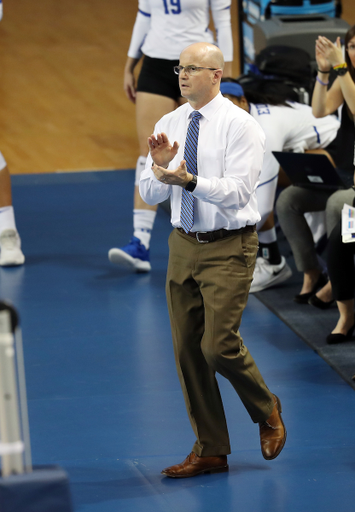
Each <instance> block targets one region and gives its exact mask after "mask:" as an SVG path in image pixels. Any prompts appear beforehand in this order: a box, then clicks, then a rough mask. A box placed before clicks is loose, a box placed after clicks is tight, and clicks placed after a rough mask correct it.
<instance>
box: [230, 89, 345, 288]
mask: <svg viewBox="0 0 355 512" xmlns="http://www.w3.org/2000/svg"><path fill="white" fill-rule="evenodd" d="M221 92H222V94H223V95H224V96H226V97H228V98H229V99H231V100H232V101H233V103H235V104H236V105H238V106H239V107H241V108H243V109H244V110H246V111H247V112H249V113H250V114H251V115H252V116H253V117H254V119H255V120H256V121H257V122H258V123H259V124H260V126H261V127H262V129H263V130H264V133H265V135H266V150H265V157H264V162H263V167H262V171H261V176H260V183H259V185H258V188H257V191H256V196H257V199H258V208H259V213H260V215H261V220H260V221H259V222H258V224H257V230H258V235H259V245H260V256H259V257H258V258H257V261H256V266H255V271H254V278H253V282H252V285H251V288H250V293H253V292H259V291H261V290H264V289H266V288H270V287H271V286H275V285H277V284H280V283H282V282H283V281H285V280H286V279H288V278H289V277H290V276H291V274H292V272H291V269H290V267H289V266H288V265H287V263H286V260H285V258H284V256H281V254H280V252H279V247H278V243H277V237H276V229H275V224H274V217H273V211H274V204H275V195H276V187H277V182H278V176H279V164H278V162H277V160H276V158H275V157H274V155H273V154H272V152H273V151H294V152H302V153H303V152H305V151H307V152H318V153H325V154H327V156H328V157H329V156H330V158H331V154H332V153H333V152H334V148H333V141H334V139H335V138H336V135H337V131H338V129H339V126H340V123H339V121H338V120H337V119H336V118H335V116H331V115H330V116H326V117H324V118H322V119H316V118H315V117H314V116H313V114H312V108H311V107H310V106H309V105H303V104H300V103H296V102H290V101H287V100H286V99H285V98H284V97H281V96H279V95H278V96H276V95H271V94H263V93H260V92H257V91H252V90H245V91H243V88H242V87H241V86H240V85H239V84H238V82H237V81H236V80H233V79H225V80H223V81H222V83H221Z"/></svg>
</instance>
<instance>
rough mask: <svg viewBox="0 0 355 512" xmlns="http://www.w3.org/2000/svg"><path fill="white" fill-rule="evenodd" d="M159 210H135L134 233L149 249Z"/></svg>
mask: <svg viewBox="0 0 355 512" xmlns="http://www.w3.org/2000/svg"><path fill="white" fill-rule="evenodd" d="M156 214H157V212H155V211H153V210H137V209H134V210H133V230H134V231H133V235H134V236H135V237H137V238H139V240H140V241H141V243H142V244H143V245H144V246H145V248H146V249H149V244H150V237H151V233H152V229H153V225H154V221H155V217H156Z"/></svg>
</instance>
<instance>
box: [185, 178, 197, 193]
mask: <svg viewBox="0 0 355 512" xmlns="http://www.w3.org/2000/svg"><path fill="white" fill-rule="evenodd" d="M196 185H197V176H195V175H193V176H192V180H191V181H189V182H188V184H187V185H186V187H185V190H187V191H188V192H193V191H194V190H195V188H196Z"/></svg>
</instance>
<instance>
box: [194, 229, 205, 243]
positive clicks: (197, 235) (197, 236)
mask: <svg viewBox="0 0 355 512" xmlns="http://www.w3.org/2000/svg"><path fill="white" fill-rule="evenodd" d="M200 233H201V234H204V233H208V231H196V240H197V241H198V242H199V243H200V244H208V240H200V238H199V234H200Z"/></svg>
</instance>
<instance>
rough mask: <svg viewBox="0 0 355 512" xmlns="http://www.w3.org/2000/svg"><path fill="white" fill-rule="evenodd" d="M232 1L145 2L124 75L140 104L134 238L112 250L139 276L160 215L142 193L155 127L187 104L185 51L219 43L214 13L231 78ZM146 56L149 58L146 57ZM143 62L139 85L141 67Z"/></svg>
mask: <svg viewBox="0 0 355 512" xmlns="http://www.w3.org/2000/svg"><path fill="white" fill-rule="evenodd" d="M230 7H231V0H139V2H138V14H137V18H136V22H135V25H134V28H133V33H132V38H131V43H130V47H129V51H128V58H127V62H126V65H125V72H124V90H125V92H126V95H127V97H128V99H129V100H130V101H132V102H133V103H135V105H136V125H137V134H138V142H139V153H140V156H139V158H138V160H137V165H136V175H135V187H134V206H133V237H132V238H131V240H130V242H129V244H128V245H126V246H124V247H121V248H113V249H111V250H110V251H109V260H110V261H111V262H112V263H114V264H117V265H125V266H128V267H130V268H131V269H134V270H135V271H137V272H149V271H150V270H151V264H150V255H149V246H150V239H151V232H152V229H153V225H154V220H155V216H156V210H157V207H156V205H148V204H146V203H145V202H144V201H143V200H142V198H141V197H140V195H139V190H138V183H139V177H140V174H141V172H142V170H143V169H144V167H145V163H146V157H147V153H148V148H147V137H148V136H149V135H150V134H151V133H152V130H153V128H154V125H155V123H156V122H157V121H158V120H159V119H160V118H161V117H162V116H163V115H164V114H166V113H168V112H171V111H172V110H174V109H175V108H176V107H177V106H179V105H181V104H182V103H183V102H184V101H185V100H184V99H183V98H182V97H181V94H180V90H179V85H178V77H177V76H176V75H175V74H174V71H173V68H174V66H176V65H178V63H179V55H180V52H181V51H182V49H183V48H185V47H186V46H187V45H189V44H192V43H197V42H201V41H206V42H209V43H212V42H213V34H212V32H211V31H210V30H209V28H208V27H209V23H210V13H212V19H213V22H214V26H215V29H216V35H217V44H218V46H219V48H220V49H221V50H222V52H223V54H224V56H225V60H226V66H225V70H224V73H225V75H226V76H231V74H232V61H233V41H232V29H231V16H230ZM142 57H143V59H142ZM141 60H142V68H141V71H140V74H139V77H138V81H137V83H136V78H135V69H136V66H137V64H138V62H140V61H141Z"/></svg>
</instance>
